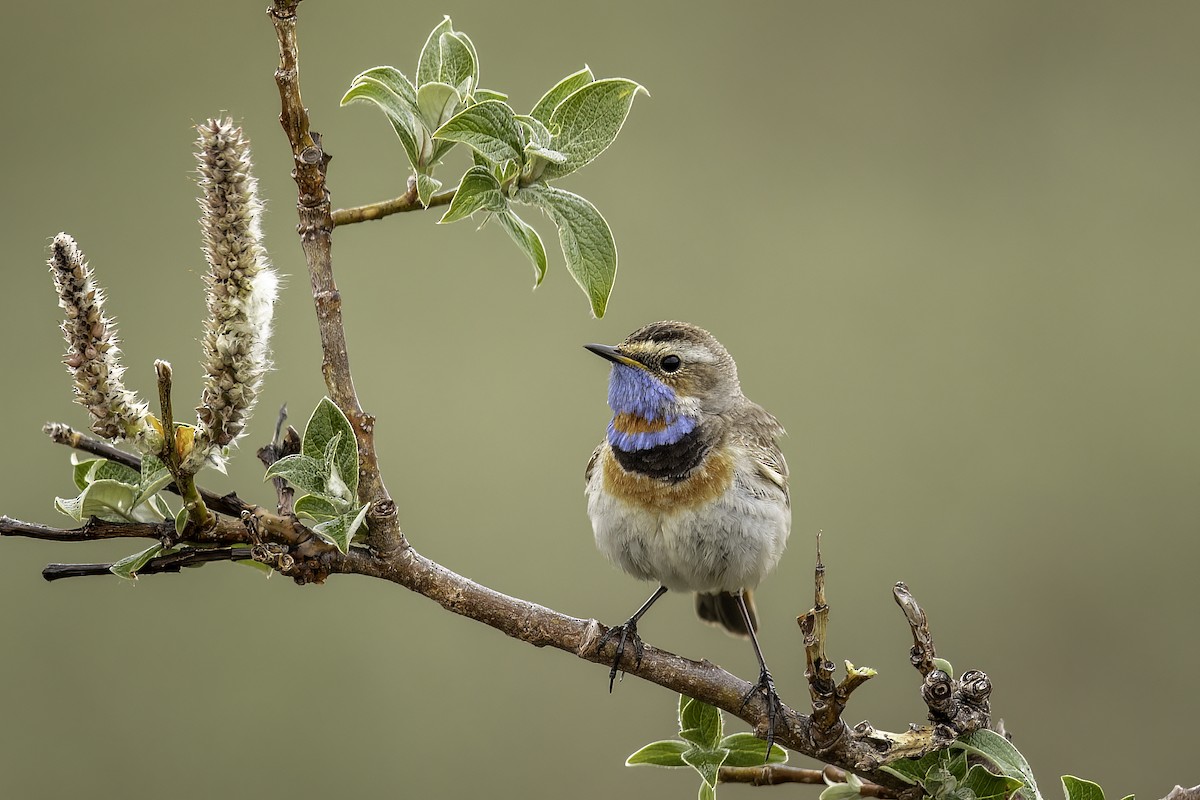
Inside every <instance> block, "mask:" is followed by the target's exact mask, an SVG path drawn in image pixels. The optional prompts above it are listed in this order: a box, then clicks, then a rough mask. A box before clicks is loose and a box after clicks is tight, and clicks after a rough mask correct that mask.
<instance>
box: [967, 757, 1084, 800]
mask: <svg viewBox="0 0 1200 800" xmlns="http://www.w3.org/2000/svg"><path fill="white" fill-rule="evenodd" d="M1024 785H1025V784H1024V783H1022V782H1021V781H1019V780H1017V779H1016V778H1010V777H1008V776H1007V775H995V774H993V773H991V772H989V771H988V769H987V767H985V766H983V765H982V764H973V765H972V766H971V769H970V770H969V771H968V772H967V774H966V777H964V778H963V779H962V783H961V789H970V790H971V791H972V792H974V793H975V800H1001V799H1002V798H1005V797H1008V796H1009V795H1011V794H1012V793H1013V792H1015V791H1017V790H1018V789H1020V788H1021V787H1022V786H1024ZM1093 785H1094V784H1093ZM1097 788H1099V787H1097ZM961 789H960V791H961ZM1069 800H1084V799H1083V798H1078V799H1076V798H1069ZM1088 800H1104V797H1103V796H1101V797H1098V798H1090V799H1088Z"/></svg>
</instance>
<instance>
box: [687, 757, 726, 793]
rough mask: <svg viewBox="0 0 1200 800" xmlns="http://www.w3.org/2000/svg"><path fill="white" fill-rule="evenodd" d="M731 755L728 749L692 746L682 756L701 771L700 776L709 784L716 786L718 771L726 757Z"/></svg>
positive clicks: (697, 770)
mask: <svg viewBox="0 0 1200 800" xmlns="http://www.w3.org/2000/svg"><path fill="white" fill-rule="evenodd" d="M728 755H729V751H728V750H722V749H720V748H717V749H715V750H705V749H701V748H699V747H692V748H690V749H688V750H687V751H685V752H684V753H683V754H682V755H680V758H682V759H683V760H684V762H685V763H686V764H687V765H688V766H689V767H691V768H692V769H694V770H696V772H699V773H700V777H701V778H703V779H704V782H705V783H707V784H708V785H709V786H711V787H713V788H716V786H717V773H718V772H719V771H720V769H721V765H722V764H723V763H725V757H726V756H728Z"/></svg>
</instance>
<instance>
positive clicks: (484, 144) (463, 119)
mask: <svg viewBox="0 0 1200 800" xmlns="http://www.w3.org/2000/svg"><path fill="white" fill-rule="evenodd" d="M433 138H435V139H442V140H446V141H451V142H462V143H463V144H465V145H467V146H468V147H470V148H471V149H472V150H474V151H475V152H476V153H479V154H480V155H482V156H483V157H484V158H486V159H487V160H488V161H491V162H492V163H493V164H503V163H504V162H506V161H517V162H521V161H522V160H523V159H522V153H523V152H524V145H523V144H522V142H521V130H520V127H519V126H518V124H517V120H516V118H515V117H514V116H513V110H512V109H511V108H509V107H508V105H507V104H506V103H503V102H501V101H499V100H487V101H485V102H483V103H476V104H475V105H473V106H468V107H467V108H464V109H463V110H462V111H460V112H458V113H457V114H455V115H454V116H453V117H452V118H450V119H449V120H448V121H446V123H445V124H444V125H442V126H441V127H440V128H438V129H437V130H436V131H434V132H433Z"/></svg>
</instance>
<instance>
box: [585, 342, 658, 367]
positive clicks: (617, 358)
mask: <svg viewBox="0 0 1200 800" xmlns="http://www.w3.org/2000/svg"><path fill="white" fill-rule="evenodd" d="M583 349H585V350H588V351H590V352H593V353H595V354H596V355H598V356H600V357H601V358H606V359H608V360H609V361H611V362H613V363H614V364H624V365H625V366H627V367H637V368H638V369H645V367H644V366H643V365H642V363H641V362H640V361H634V360H633V359H632V358H630V357H629V356H625V355H621V353H620V352H618V351H617V348H615V347H612V346H610V345H607V344H585V345H584V346H583Z"/></svg>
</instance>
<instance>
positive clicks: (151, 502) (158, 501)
mask: <svg viewBox="0 0 1200 800" xmlns="http://www.w3.org/2000/svg"><path fill="white" fill-rule="evenodd" d="M145 507H146V508H148V509H150V512H151V513H152V514H154V516H155V521H156V522H157V521H158V520H160V519H171V518H172V517H174V516H175V515H174V514H173V513H171V507H170V506H169V505H167V501H166V500H164V499H163V496H162V495H161V494H152V495H150V496H149V497H148V498H146V506H145Z"/></svg>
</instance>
